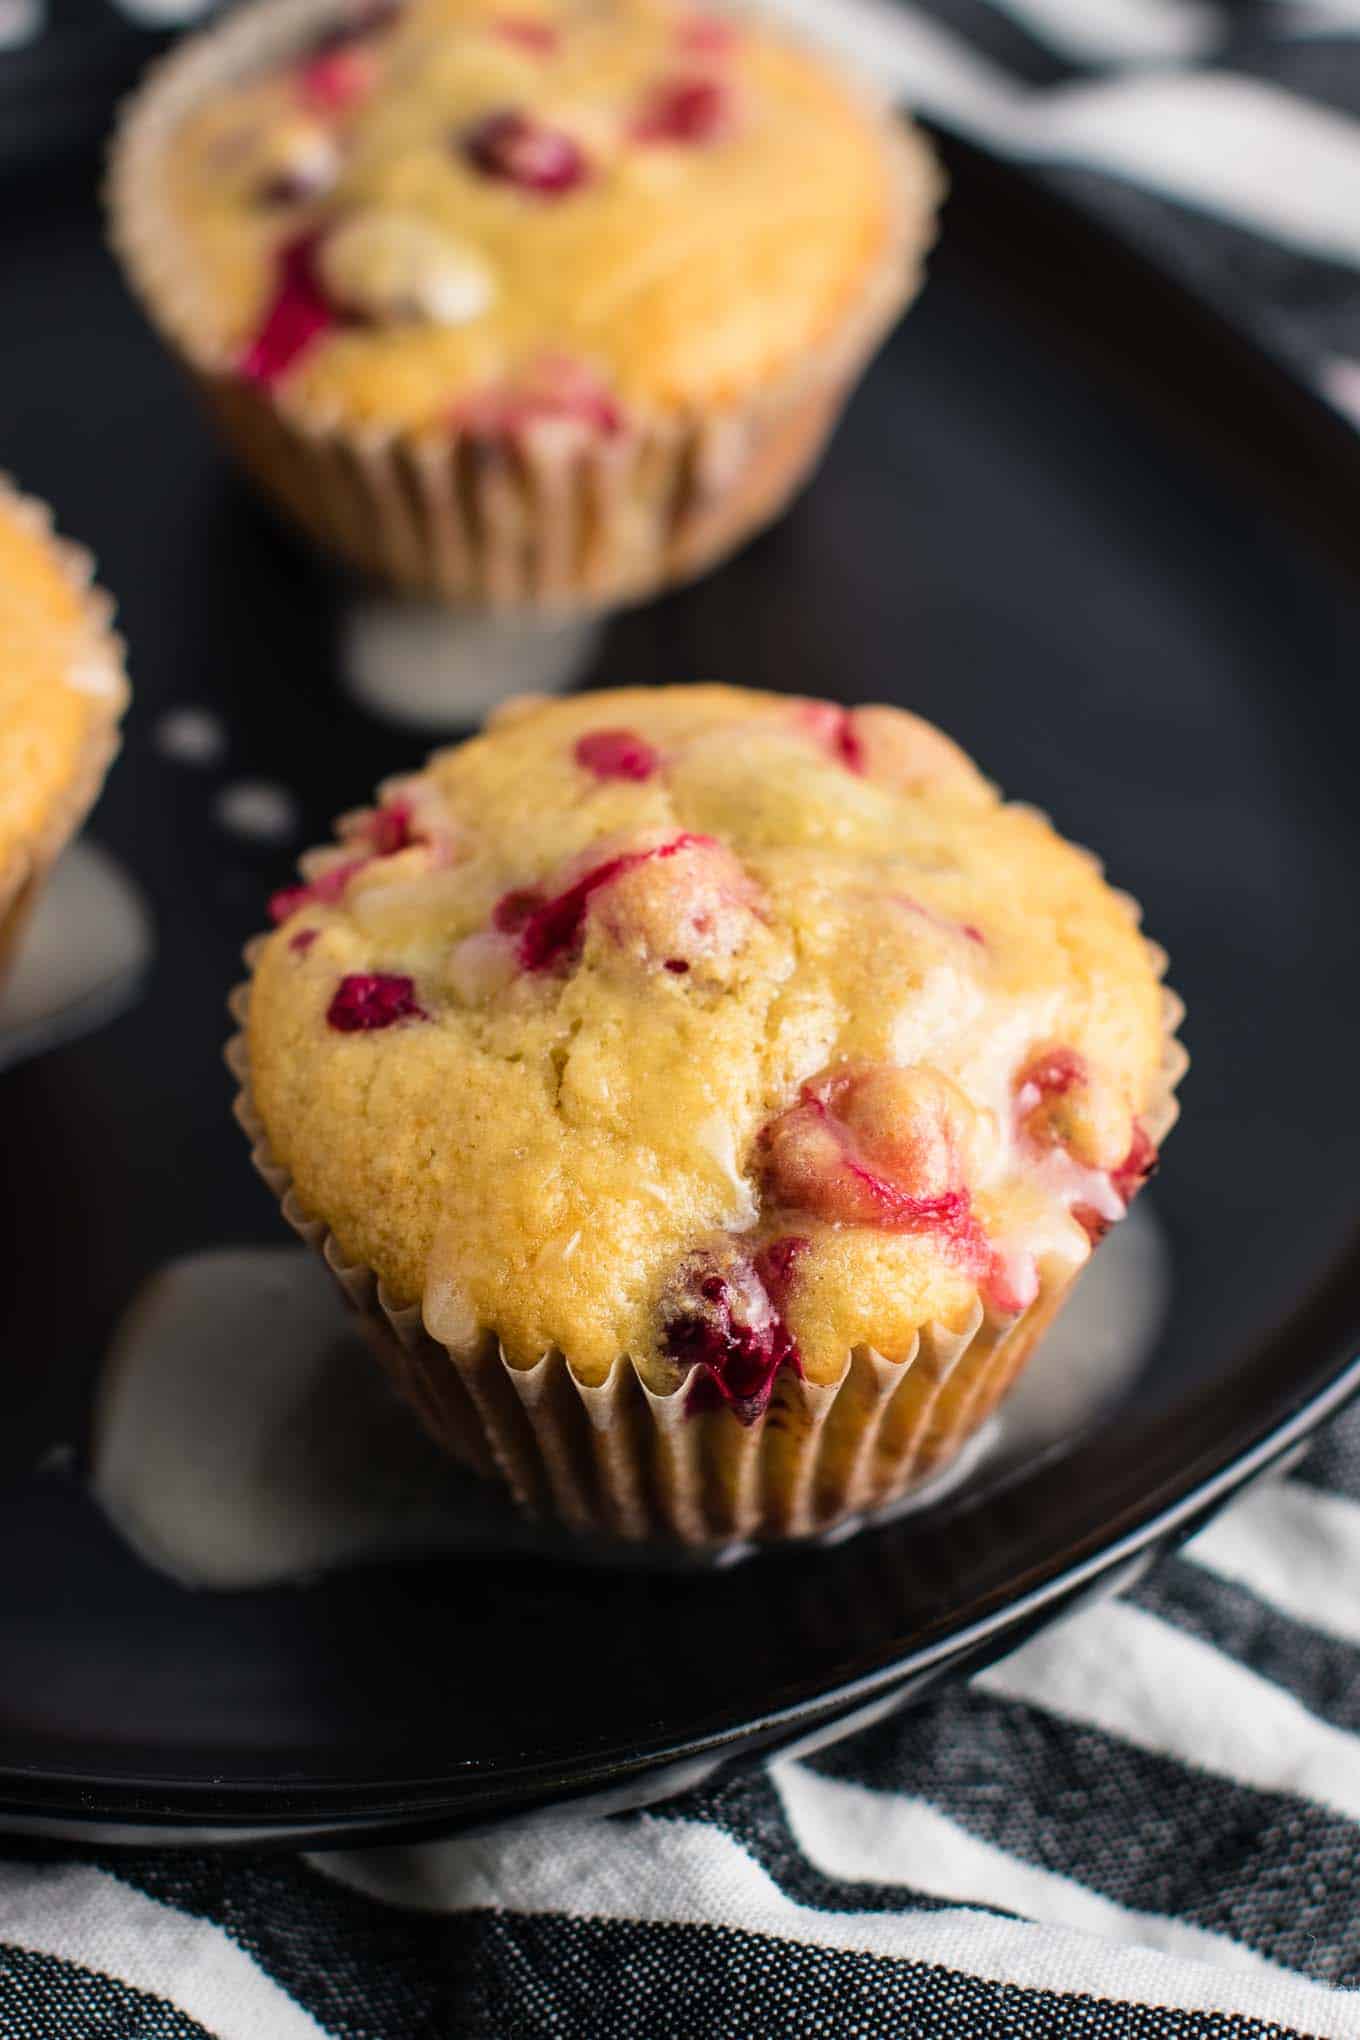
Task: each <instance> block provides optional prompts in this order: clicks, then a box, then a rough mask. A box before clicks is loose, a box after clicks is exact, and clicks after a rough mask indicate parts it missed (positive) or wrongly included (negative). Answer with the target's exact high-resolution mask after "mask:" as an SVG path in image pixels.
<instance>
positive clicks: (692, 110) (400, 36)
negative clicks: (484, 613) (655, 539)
mask: <svg viewBox="0 0 1360 2040" xmlns="http://www.w3.org/2000/svg"><path fill="white" fill-rule="evenodd" d="M266 18H267V17H266ZM281 18H282V17H281ZM337 22H338V25H336V26H333V27H332V28H331V29H330V30H329V31H328V32H327V33H325V34H316V33H313V36H312V39H311V40H310V41H309V42H305V43H304V44H303V45H302V46H300V47H299V46H297V44H296V38H295V39H294V44H293V45H292V46H290V47H288V48H286V49H284V50H282V51H281V52H280V53H278V54H276V55H275V56H274V57H272V58H266V59H265V60H263V68H262V69H260V70H258V71H257V72H256V73H255V74H254V75H251V76H248V77H246V78H243V79H239V80H235V81H230V80H228V81H224V82H223V83H222V84H221V85H219V86H218V87H217V89H216V90H215V91H214V92H212V93H210V94H208V95H207V96H205V98H204V100H203V101H202V103H200V104H199V105H197V106H196V107H195V108H194V109H193V110H191V111H190V112H189V113H188V115H187V116H186V117H185V118H184V119H183V121H182V122H181V124H180V126H179V127H178V129H177V131H176V132H175V133H174V134H173V135H172V136H171V138H170V140H169V143H168V145H167V151H166V155H165V158H164V162H163V170H162V178H161V181H162V184H163V187H164V193H163V196H164V202H165V207H166V219H167V225H168V230H169V232H170V234H171V235H172V237H173V240H174V243H175V252H176V255H177V258H178V269H179V281H180V296H181V300H182V302H181V313H182V317H183V319H184V322H185V324H186V326H187V327H188V328H191V329H192V331H193V332H194V333H195V334H196V335H197V336H198V338H199V341H200V346H201V348H206V349H207V351H209V352H210V353H214V354H216V355H217V356H218V357H219V358H220V359H221V360H222V361H223V362H224V363H227V364H233V365H234V366H235V367H236V368H237V369H239V370H240V371H241V372H242V373H243V374H245V375H246V376H248V377H250V378H253V379H254V380H256V381H259V382H263V383H267V384H270V385H271V386H275V387H276V390H277V393H278V395H279V397H280V399H281V401H285V402H287V403H289V404H292V403H294V402H296V403H297V404H298V405H299V406H300V407H302V408H304V409H306V410H307V411H308V412H309V414H310V415H313V416H329V417H332V418H336V419H342V420H344V421H345V422H346V423H348V424H350V425H352V426H362V425H363V424H365V423H371V424H376V425H379V426H382V427H385V428H391V429H396V430H401V431H414V432H430V431H435V432H437V431H438V429H439V428H440V426H441V425H445V424H448V425H461V426H465V427H469V428H471V429H473V430H477V429H481V428H484V429H486V430H487V431H500V430H503V429H506V428H507V427H508V428H510V429H511V430H513V429H514V428H515V427H516V426H518V425H520V424H522V423H524V422H526V421H528V422H533V423H541V422H543V421H545V420H547V421H555V422H558V423H562V424H565V425H567V426H570V427H574V428H576V429H578V430H579V429H583V428H584V429H586V430H590V431H593V432H597V433H601V434H606V435H608V434H612V433H613V432H615V431H618V430H619V429H620V428H621V426H622V425H623V423H624V422H625V421H626V419H627V417H628V415H629V413H630V412H631V411H633V410H634V409H636V410H637V411H639V412H640V413H646V414H649V415H657V414H661V415H664V414H665V413H667V412H669V411H673V410H676V409H679V408H683V407H686V406H693V405H703V406H711V405H721V404H723V403H725V402H727V401H729V400H734V399H740V398H744V397H746V396H748V395H750V393H751V392H752V391H753V390H758V389H760V388H762V387H763V386H764V385H765V383H766V382H767V380H768V379H770V378H773V377H778V376H780V375H781V374H782V373H783V372H784V371H785V370H786V369H788V368H789V367H790V365H791V364H796V363H798V362H799V361H800V360H801V359H802V357H803V356H804V355H805V353H806V352H807V351H808V350H809V349H816V348H817V347H818V346H819V345H820V344H821V343H822V342H823V341H824V340H826V339H827V338H828V336H833V337H834V336H835V335H837V334H838V333H839V332H840V331H841V329H842V328H843V326H844V324H845V321H846V319H847V316H848V315H851V314H853V312H854V310H855V307H856V304H857V303H858V301H859V300H860V299H861V298H862V297H863V296H864V295H865V292H866V288H867V285H868V280H869V279H870V278H871V277H872V275H873V274H874V272H875V271H876V269H877V268H878V267H879V266H880V265H881V264H883V263H884V262H885V261H887V262H889V263H890V264H896V265H897V266H898V267H899V268H900V266H901V263H902V261H903V249H904V244H905V243H906V241H908V240H911V241H912V242H913V248H914V251H915V252H919V249H920V247H921V246H923V245H924V243H925V241H926V240H927V239H928V238H929V222H930V219H931V215H932V213H933V206H934V199H935V196H936V184H937V179H936V173H935V170H934V168H933V162H932V159H931V157H930V155H929V152H928V150H927V148H926V146H925V144H924V142H922V141H921V140H919V138H917V137H915V136H914V135H909V134H908V132H907V131H906V130H905V129H898V128H897V127H896V126H895V124H894V125H893V126H890V125H889V123H888V121H887V119H886V118H885V117H884V116H882V115H880V113H879V112H878V111H877V109H875V108H874V107H872V106H870V105H868V104H866V103H861V101H860V100H859V98H858V97H857V96H856V94H855V92H854V91H853V90H851V89H850V88H848V87H847V86H846V85H845V84H844V83H843V82H842V80H841V79H840V78H839V77H838V76H837V74H836V73H835V72H834V71H833V70H830V69H828V67H827V66H826V65H825V63H823V62H822V61H820V60H819V59H818V58H816V57H814V56H812V55H810V54H807V53H805V52H803V51H801V50H800V49H798V48H796V47H794V46H792V45H791V44H789V43H786V42H784V41H783V40H781V39H780V38H778V37H777V36H775V35H773V34H770V33H767V32H766V31H765V30H763V29H762V28H760V27H758V26H757V25H755V24H754V23H751V22H746V21H741V20H737V19H728V18H726V17H723V16H719V15H716V14H710V13H705V12H701V11H697V10H696V9H694V8H692V7H688V6H685V5H681V4H678V0H405V4H404V5H388V4H372V0H371V4H369V5H368V6H366V7H363V8H360V9H358V10H355V9H351V11H350V12H349V14H348V15H340V14H337ZM266 40H267V39H266V38H264V37H262V43H263V42H265V41H266ZM276 41H277V38H275V42H276ZM268 47H269V48H271V49H272V48H274V43H269V44H268ZM904 222H906V225H904ZM912 223H914V230H913V231H911V232H909V231H908V227H909V226H911V224H912Z"/></svg>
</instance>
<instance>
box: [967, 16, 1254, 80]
mask: <svg viewBox="0 0 1360 2040" xmlns="http://www.w3.org/2000/svg"><path fill="white" fill-rule="evenodd" d="M992 4H993V5H994V6H996V7H999V8H1000V9H1001V10H1002V11H1003V12H1004V13H1006V14H1011V15H1014V17H1015V19H1016V20H1017V21H1019V22H1022V23H1023V24H1024V26H1025V27H1026V28H1027V29H1028V30H1029V32H1030V34H1031V35H1033V36H1036V37H1037V38H1038V39H1039V40H1040V41H1041V42H1046V43H1047V44H1048V46H1049V48H1050V49H1053V50H1057V51H1059V52H1060V53H1061V54H1062V55H1063V56H1065V57H1072V58H1074V59H1075V60H1076V61H1077V62H1078V63H1085V64H1120V63H1125V64H1147V63H1185V62H1187V61H1188V60H1189V59H1190V58H1192V57H1197V56H1201V55H1202V54H1203V53H1204V51H1205V50H1207V49H1208V48H1210V46H1211V45H1212V43H1213V41H1214V38H1215V36H1216V35H1217V34H1218V33H1219V31H1220V29H1221V27H1222V17H1221V15H1220V14H1219V12H1218V10H1217V8H1215V7H1209V6H1205V5H1203V4H1202V0H992Z"/></svg>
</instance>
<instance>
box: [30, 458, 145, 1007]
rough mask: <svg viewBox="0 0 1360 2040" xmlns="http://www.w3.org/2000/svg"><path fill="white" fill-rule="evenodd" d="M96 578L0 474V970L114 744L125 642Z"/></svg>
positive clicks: (122, 696) (123, 689)
mask: <svg viewBox="0 0 1360 2040" xmlns="http://www.w3.org/2000/svg"><path fill="white" fill-rule="evenodd" d="M91 572H92V565H91V561H90V559H89V557H88V555H87V554H85V553H83V552H80V551H79V550H78V549H77V548H76V547H75V546H72V545H67V544H65V543H64V542H63V541H62V540H60V539H58V538H56V537H54V536H53V532H52V520H51V517H50V515H49V513H48V512H47V511H46V510H45V509H44V508H43V506H42V505H41V504H39V503H35V502H34V501H33V500H32V499H31V498H29V497H26V496H21V495H19V494H17V492H16V491H15V490H14V489H13V488H12V487H11V486H10V484H9V483H8V482H6V481H5V480H4V478H3V477H0V971H2V970H3V969H4V967H5V964H6V963H7V962H8V960H9V958H10V957H11V956H12V954H13V951H14V947H15V944H16V942H17V940H18V937H19V934H20V931H21V929H22V926H23V922H24V919H25V917H26V915H27V913H28V911H29V909H30V907H31V906H32V904H33V901H34V899H35V898H36V897H37V894H38V893H39V891H40V890H41V887H42V883H43V880H44V878H45V877H46V876H47V873H48V871H49V870H50V869H51V867H52V865H53V864H54V863H55V862H56V859H57V856H58V854H59V853H60V851H61V850H62V849H63V848H64V847H65V845H66V843H67V842H68V841H69V840H70V838H71V837H72V836H73V835H74V834H75V832H76V830H77V829H78V828H79V827H80V825H81V823H82V822H83V821H84V819H85V816H86V814H87V813H88V812H89V810H90V808H91V807H92V806H93V804H94V800H95V796H96V795H97V793H98V792H99V789H100V787H101V785H102V784H103V780H104V775H105V773H106V772H107V770H108V768H109V764H110V762H111V761H112V758H113V756H114V753H115V751H116V750H117V748H118V723H119V719H120V717H121V715H122V713H123V710H124V708H125V706H126V704H127V682H126V680H125V678H124V676H123V660H122V646H121V644H120V642H119V640H118V638H117V637H116V636H115V635H114V633H113V631H112V630H111V629H110V618H111V617H112V614H113V605H112V603H111V602H110V601H109V599H108V597H107V596H106V595H104V594H102V593H100V592H99V591H98V590H97V589H92V588H91V585H90V577H91Z"/></svg>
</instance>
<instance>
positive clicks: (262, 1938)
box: [0, 1845, 467, 2040]
mask: <svg viewBox="0 0 1360 2040" xmlns="http://www.w3.org/2000/svg"><path fill="white" fill-rule="evenodd" d="M5 1853H6V1855H7V1856H10V1857H14V1856H17V1855H18V1854H19V1851H17V1850H16V1849H14V1848H13V1846H12V1845H7V1846H6V1850H5ZM25 1853H28V1854H30V1855H31V1856H32V1857H33V1858H35V1859H38V1860H42V1859H44V1858H46V1857H47V1856H48V1854H49V1852H47V1851H45V1850H44V1851H38V1850H36V1849H34V1850H32V1851H29V1852H25ZM60 1859H61V1860H63V1861H69V1860H71V1855H70V1852H66V1851H63V1852H61V1858H60ZM81 1860H83V1861H85V1862H89V1863H93V1864H94V1865H95V1866H96V1867H97V1868H99V1869H100V1870H103V1871H105V1872H106V1873H107V1874H108V1875H109V1876H111V1877H116V1878H118V1879H119V1880H120V1881H121V1882H122V1883H124V1884H127V1885H129V1886H130V1887H131V1888H132V1889H133V1890H136V1891H141V1892H144V1893H145V1894H146V1896H147V1897H148V1898H154V1899H158V1900H159V1901H160V1902H161V1903H162V1904H163V1905H168V1906H173V1907H175V1908H176V1910H178V1911H179V1912H184V1913H189V1914H191V1915H192V1916H193V1917H194V1918H196V1919H204V1920H209V1921H211V1922H212V1924H213V1925H214V1926H216V1927H220V1928H221V1930H222V1932H223V1933H225V1934H227V1935H229V1936H230V1938H231V1939H232V1940H233V1941H234V1942H235V1943H236V1945H237V1946H238V1947H239V1948H242V1949H244V1950H245V1952H246V1954H247V1955H249V1956H250V1957H251V1959H252V1960H253V1961H255V1962H256V1963H258V1965H259V1967H260V1968H261V1969H262V1970H263V1971H264V1973H265V1974H266V1975H267V1976H269V1977H270V1978H271V1979H272V1980H273V1981H274V1982H275V1983H277V1984H278V1985H279V1987H280V1989H282V1990H284V1991H286V1992H287V1994H288V1995H289V1996H290V1997H292V1998H294V1999H296V2001H297V2002H298V2003H299V2004H300V2005H302V2006H303V2008H304V2009H305V2010H306V2011H308V2012H310V2013H311V2015H312V2017H313V2018H314V2019H315V2020H316V2021H317V2023H318V2025H320V2026H322V2027H324V2028H325V2030H326V2031H327V2032H328V2033H333V2034H335V2035H336V2036H337V2040H446V2036H447V2035H449V2034H450V2033H453V2032H458V2033H461V2031H462V2028H461V2027H460V2026H458V2025H457V2024H455V2023H454V2021H453V2020H452V2017H451V2015H446V2011H447V2007H449V2006H451V2005H452V2004H453V2003H454V2002H456V2000H457V1999H458V1997H459V1996H460V1995H461V1993H462V1991H463V1990H464V1988H465V1987H466V1982H467V1979H466V1978H465V1976H464V1975H463V1973H462V1970H463V1965H462V1958H461V1944H460V1942H459V1939H458V1937H457V1934H456V1933H455V1932H454V1931H452V1930H451V1929H450V1926H449V1923H448V1922H447V1921H445V1920H443V1919H440V1918H439V1917H438V1916H437V1915H434V1914H426V1913H416V1912H406V1911H403V1910H399V1909H396V1908H389V1907H387V1906H383V1905H380V1904H378V1902H377V1901H376V1900H375V1899H371V1898H367V1897H365V1896H363V1895H362V1894H361V1893H358V1892H354V1891H350V1890H348V1889H347V1888H346V1887H345V1886H343V1885H339V1884H334V1883H332V1882H331V1881H330V1879H329V1878H324V1877H321V1876H320V1875H318V1873H317V1872H316V1871H314V1870H312V1869H311V1868H310V1867H309V1866H308V1865H307V1864H305V1863H303V1862H301V1861H299V1860H298V1859H297V1858H295V1857H291V1856H278V1855H273V1856H268V1857H265V1856H253V1855H245V1854H239V1855H238V1854H225V1855H218V1856H210V1855H197V1854H190V1853H188V1852H180V1851H178V1850H159V1851H156V1852H155V1853H152V1852H149V1851H148V1852H147V1853H145V1854H143V1853H141V1852H137V1853H127V1854H124V1853H122V1852H121V1851H120V1852H119V1853H118V1854H117V1855H111V1856H100V1855H93V1854H91V1855H85V1856H83V1857H82V1858H81ZM58 2030H60V2029H58ZM0 2040H9V2035H8V2032H7V2030H6V2028H5V2027H4V2026H3V2025H0ZM261 2040H266V2036H264V2035H261Z"/></svg>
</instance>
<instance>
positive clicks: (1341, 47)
mask: <svg viewBox="0 0 1360 2040" xmlns="http://www.w3.org/2000/svg"><path fill="white" fill-rule="evenodd" d="M1218 63H1219V65H1220V66H1221V68H1222V69H1224V70H1225V71H1230V72H1236V73H1237V74H1238V75H1239V76H1241V77H1247V78H1259V79H1260V80H1261V82H1262V83H1263V84H1265V85H1277V86H1279V88H1280V90H1281V91H1283V92H1292V93H1293V94H1294V96H1295V98H1297V99H1307V100H1311V101H1312V102H1313V104H1314V105H1315V106H1326V107H1330V109H1331V111H1332V112H1333V113H1342V114H1346V115H1348V116H1349V117H1350V118H1351V119H1355V118H1357V117H1360V39H1357V37H1355V36H1354V35H1351V36H1347V35H1343V34H1342V33H1341V32H1340V31H1339V30H1338V31H1337V33H1336V34H1335V35H1327V34H1315V35H1308V36H1304V35H1295V36H1283V35H1282V36H1276V37H1270V36H1254V35H1242V36H1240V37H1234V38H1232V39H1230V40H1229V43H1228V45H1227V48H1226V50H1225V51H1224V52H1223V54H1222V55H1221V57H1220V58H1219V59H1218Z"/></svg>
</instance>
